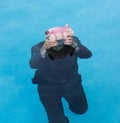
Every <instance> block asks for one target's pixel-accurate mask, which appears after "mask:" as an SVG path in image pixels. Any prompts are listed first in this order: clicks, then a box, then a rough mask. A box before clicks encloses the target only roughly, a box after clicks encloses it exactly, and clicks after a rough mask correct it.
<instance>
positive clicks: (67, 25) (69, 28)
mask: <svg viewBox="0 0 120 123" xmlns="http://www.w3.org/2000/svg"><path fill="white" fill-rule="evenodd" d="M65 28H66V31H71V32H72V33H74V31H73V30H72V28H71V27H70V26H69V24H66V25H65Z"/></svg>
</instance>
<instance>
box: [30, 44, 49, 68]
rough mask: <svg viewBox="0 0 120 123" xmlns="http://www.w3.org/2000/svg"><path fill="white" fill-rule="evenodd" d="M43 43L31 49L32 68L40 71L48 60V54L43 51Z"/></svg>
mask: <svg viewBox="0 0 120 123" xmlns="http://www.w3.org/2000/svg"><path fill="white" fill-rule="evenodd" d="M42 46H43V43H39V44H37V45H35V46H33V47H32V48H31V59H30V61H29V64H30V67H31V68H33V69H39V68H40V67H41V66H42V65H43V64H44V63H45V59H47V54H46V52H45V51H44V50H43V49H42Z"/></svg>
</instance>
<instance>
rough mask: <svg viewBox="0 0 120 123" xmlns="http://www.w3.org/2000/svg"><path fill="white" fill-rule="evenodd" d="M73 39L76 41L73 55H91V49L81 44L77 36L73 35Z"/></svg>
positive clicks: (83, 56) (81, 56)
mask: <svg viewBox="0 0 120 123" xmlns="http://www.w3.org/2000/svg"><path fill="white" fill-rule="evenodd" d="M73 41H74V42H75V43H76V46H75V44H74V47H75V51H74V54H75V55H77V56H78V57H79V58H90V57H91V56H92V53H91V51H90V50H89V49H88V48H87V47H85V46H84V45H82V44H81V43H80V40H79V39H78V38H77V37H75V36H74V37H73Z"/></svg>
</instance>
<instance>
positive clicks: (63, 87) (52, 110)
mask: <svg viewBox="0 0 120 123" xmlns="http://www.w3.org/2000/svg"><path fill="white" fill-rule="evenodd" d="M73 40H74V42H76V43H77V47H75V48H74V50H73V53H72V54H67V55H66V56H65V57H59V58H57V59H54V60H53V59H51V58H50V57H49V54H48V52H46V54H45V57H44V58H43V57H42V55H41V54H40V49H41V48H42V46H43V44H44V42H40V43H39V44H37V45H35V46H33V47H32V50H31V53H32V56H31V59H30V66H31V68H33V69H36V72H35V75H34V78H33V79H32V82H33V83H34V84H38V93H39V96H40V100H41V101H42V103H43V105H44V107H45V109H46V112H47V116H48V120H49V123H69V120H68V118H67V117H66V116H65V114H64V111H63V107H62V102H61V98H62V97H64V98H65V99H66V101H67V102H68V104H69V108H70V110H71V111H73V112H74V113H77V114H82V113H84V112H85V111H86V110H87V108H88V105H87V99H86V96H85V93H84V90H83V87H82V83H81V82H82V79H81V75H80V74H79V73H78V63H77V60H78V58H82V59H83V58H90V57H91V56H92V53H91V51H90V50H88V49H87V48H86V47H85V46H83V45H82V44H81V43H80V41H79V39H78V38H77V37H75V36H74V37H73ZM62 50H64V47H63V48H62V49H61V52H62Z"/></svg>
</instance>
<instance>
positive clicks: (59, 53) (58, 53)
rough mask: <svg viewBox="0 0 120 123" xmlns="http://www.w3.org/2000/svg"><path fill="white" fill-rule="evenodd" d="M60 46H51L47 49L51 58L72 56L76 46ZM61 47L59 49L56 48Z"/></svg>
mask: <svg viewBox="0 0 120 123" xmlns="http://www.w3.org/2000/svg"><path fill="white" fill-rule="evenodd" d="M59 47H60V46H55V47H51V48H50V49H48V50H47V53H48V56H49V58H51V59H52V60H55V59H59V58H65V57H66V56H72V55H73V52H74V48H73V47H71V46H68V45H63V46H62V48H59ZM56 49H59V50H56Z"/></svg>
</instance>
